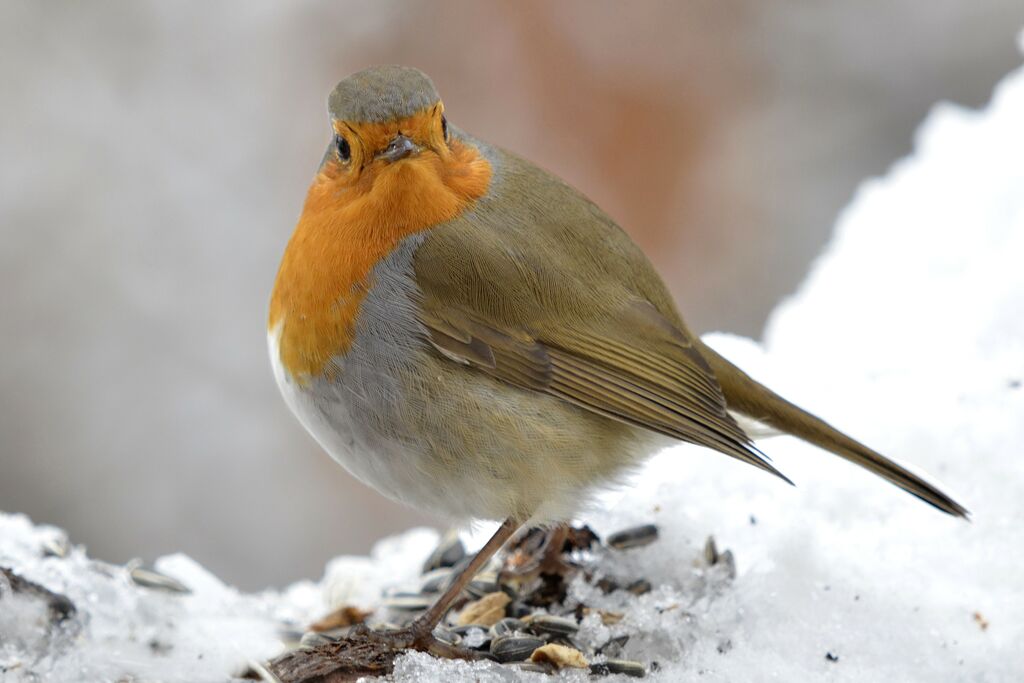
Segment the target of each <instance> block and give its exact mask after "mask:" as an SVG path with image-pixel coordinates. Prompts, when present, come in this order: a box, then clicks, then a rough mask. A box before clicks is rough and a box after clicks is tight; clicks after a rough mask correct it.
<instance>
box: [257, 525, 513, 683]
mask: <svg viewBox="0 0 1024 683" xmlns="http://www.w3.org/2000/svg"><path fill="white" fill-rule="evenodd" d="M518 528H519V523H518V522H514V521H513V520H511V519H506V520H505V521H504V522H503V523H502V525H501V526H500V527H498V530H497V531H496V532H494V535H493V536H491V540H489V541H487V543H486V544H485V545H484V547H483V548H481V549H480V552H478V553H477V554H476V556H475V557H473V559H472V560H470V562H469V564H468V565H467V566H466V568H465V569H463V570H462V572H461V573H460V574H459V575H458V576H456V577H455V580H454V581H453V582H452V584H451V585H450V586H449V587H448V589H447V590H445V592H444V594H443V595H442V596H441V597H440V598H438V599H437V601H436V602H435V603H434V604H433V605H431V606H430V609H428V610H427V611H426V612H424V613H423V615H421V616H420V617H419V618H418V619H416V621H414V622H412V624H410V625H409V626H408V628H404V629H401V630H399V631H370V630H369V629H368V628H366V626H365V625H362V624H361V625H359V626H356V627H354V628H353V629H352V631H350V632H349V634H348V635H347V636H345V637H344V638H342V639H340V640H338V641H337V642H333V643H325V644H323V645H319V646H317V647H315V648H312V649H299V650H294V651H292V652H288V653H286V654H284V655H281V656H280V657H278V658H277V659H275V660H274V661H273V662H271V663H270V669H271V670H272V671H273V672H274V674H275V675H276V676H277V677H278V678H280V679H281V680H282V681H286V682H287V683H312V682H313V681H317V682H318V683H327V682H328V681H343V680H344V681H349V680H355V678H356V677H358V676H382V675H387V674H389V673H391V671H392V670H393V667H394V660H395V657H397V656H398V655H400V654H401V653H402V652H404V651H406V650H408V649H410V648H411V649H415V650H420V651H422V652H429V653H430V654H432V655H434V656H436V657H448V658H452V659H478V658H480V657H483V656H484V655H482V654H481V653H479V652H475V651H473V650H469V649H465V648H459V647H456V646H453V645H450V644H448V643H445V642H442V641H440V640H438V639H437V638H435V637H434V627H436V626H437V625H438V623H440V621H441V619H443V618H444V615H445V614H446V613H447V612H448V609H449V608H450V607H451V606H452V603H453V602H454V601H455V599H456V598H458V597H459V593H461V592H462V589H463V588H465V587H466V584H467V583H469V582H470V581H471V580H472V579H473V577H474V576H475V575H476V573H477V572H478V571H480V568H481V567H482V566H484V564H486V563H487V561H488V560H489V559H491V557H493V556H494V553H496V552H498V550H499V549H500V548H501V546H503V545H505V541H507V540H508V539H509V538H511V537H512V535H513V534H514V533H515V532H516V530H517V529H518Z"/></svg>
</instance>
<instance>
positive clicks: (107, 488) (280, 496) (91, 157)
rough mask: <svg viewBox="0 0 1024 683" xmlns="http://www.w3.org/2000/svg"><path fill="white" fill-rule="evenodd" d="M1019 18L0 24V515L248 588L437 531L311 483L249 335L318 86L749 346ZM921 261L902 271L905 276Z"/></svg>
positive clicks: (970, 6) (329, 471) (594, 4)
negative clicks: (493, 158)
mask: <svg viewBox="0 0 1024 683" xmlns="http://www.w3.org/2000/svg"><path fill="white" fill-rule="evenodd" d="M1021 26H1024V3H1021V2H1020V0H976V1H975V2H971V3H963V2H961V1H960V0H933V1H932V2H929V3H926V4H923V3H920V2H917V1H916V0H886V1H882V0H872V1H870V2H858V3H852V2H851V3H807V2H799V1H797V0H774V1H772V2H764V1H763V0H733V1H731V2H695V3H666V2H632V3H623V2H612V1H607V0H606V1H595V0H573V1H562V2H557V3H550V2H543V1H541V0H532V1H516V2H512V1H510V2H496V3H479V2H471V1H469V0H466V1H462V2H454V1H450V2H440V3H438V2H426V1H415V2H394V1H382V0H377V1H375V2H334V1H331V2H328V1H324V2H312V1H303V2H289V3H280V2H271V1H270V0H236V1H234V2H219V3H168V2H161V1H159V0H146V1H142V0H138V1H135V2H96V3H79V2H47V3H41V2H36V1H34V0H6V1H5V2H4V3H3V4H2V5H0V56H2V59H0V93H2V106H0V320H2V323H0V351H2V354H3V355H2V356H0V509H3V510H6V511H18V512H25V513H28V514H29V515H31V516H32V517H33V519H34V520H35V521H36V522H49V523H53V524H57V525H60V526H62V527H65V528H66V529H68V530H69V532H70V533H71V536H72V539H73V540H74V541H76V542H80V543H85V544H86V545H87V546H88V547H89V550H90V552H91V553H92V554H93V555H94V556H96V557H99V558H102V559H106V560H110V561H116V562H123V561H125V560H127V559H129V558H131V557H142V558H144V559H147V560H151V559H153V558H154V557H155V556H157V555H159V554H162V553H167V552H172V551H177V550H181V551H184V552H187V553H189V554H190V555H192V556H193V557H195V558H196V559H198V560H199V561H200V562H201V563H203V564H204V565H206V566H207V567H208V568H210V569H211V570H213V571H214V572H216V573H217V574H219V575H220V576H222V577H223V578H225V579H227V580H229V581H232V582H234V583H237V584H238V585H240V586H242V587H245V588H250V589H251V588H258V587H261V586H265V585H269V584H276V585H280V584H283V583H285V582H287V581H291V580H294V579H297V578H301V577H318V576H319V575H320V573H321V571H322V567H323V563H324V561H325V560H326V559H328V558H329V557H332V556H334V555H336V554H339V553H343V552H351V553H363V552H365V551H366V550H367V549H368V548H369V547H370V545H371V544H372V542H373V541H374V539H377V538H378V537H380V536H381V535H383V534H387V533H389V532H393V531H396V530H399V529H402V528H405V527H407V526H409V525H414V524H421V523H427V524H440V522H439V521H438V520H433V519H431V518H429V517H427V516H425V515H422V514H420V513H418V512H416V511H413V510H410V509H405V508H403V507H401V506H400V505H398V504H395V503H391V502H389V501H386V500H384V499H383V498H381V497H380V496H379V495H377V494H376V493H374V492H373V491H371V490H369V489H367V488H366V487H364V486H362V485H361V484H359V483H358V482H356V481H355V480H354V479H352V478H351V477H350V476H349V475H348V474H347V473H346V472H345V471H344V470H342V469H341V468H340V467H338V466H337V465H335V464H334V463H333V462H332V461H331V460H330V459H329V458H328V457H327V456H326V455H324V454H323V453H322V452H321V451H320V450H319V448H318V447H317V445H316V444H315V443H314V442H313V441H312V440H311V439H310V438H309V437H308V436H307V435H306V434H305V432H304V431H303V430H302V428H301V427H300V426H299V424H298V423H297V422H296V421H295V420H294V419H293V418H292V416H291V415H290V414H289V413H288V411H287V408H286V407H285V405H284V403H283V402H282V401H281V399H280V397H279V396H278V392H277V389H276V387H275V386H274V382H273V378H272V376H271V372H270V368H269V365H268V362H267V352H266V348H265V342H266V332H265V319H266V304H267V300H268V297H269V293H270V288H271V284H272V282H273V277H274V274H275V270H276V268H277V263H278V260H279V258H280V255H281V252H282V250H283V248H284V245H285V242H286V241H287V239H288V236H289V235H290V233H291V230H292V227H293V225H294V222H295V220H296V218H297V216H298V213H299V210H300V208H301V204H302V200H303V197H304V195H305V191H306V186H307V184H308V182H309V180H310V179H311V178H312V174H313V172H314V170H315V167H316V165H317V163H318V162H319V160H320V157H321V155H322V154H323V150H324V146H325V144H326V143H327V141H328V139H329V130H328V128H327V119H326V113H325V101H326V97H327V93H328V92H329V91H330V89H331V88H332V87H333V86H334V84H335V82H336V81H338V80H339V79H340V78H342V77H344V76H345V75H347V74H349V73H351V72H353V71H356V70H358V69H361V68H363V67H365V66H368V65H371V64H376V63H403V64H409V65H414V66H418V67H420V68H421V69H424V70H425V71H427V72H428V73H429V74H430V75H431V76H432V77H433V79H434V81H435V83H436V84H437V86H438V88H439V90H440V91H441V93H442V96H443V97H444V99H445V104H446V108H447V111H448V114H449V117H450V119H451V120H452V121H454V122H456V123H457V124H458V125H460V126H461V127H462V128H464V129H466V130H468V131H471V132H473V133H474V134H476V135H479V136H481V137H483V138H485V139H487V140H489V141H491V142H494V143H497V144H499V145H502V146H505V147H508V148H510V149H512V150H514V151H516V152H518V153H520V154H522V155H524V156H526V157H528V158H530V159H533V160H534V161H536V162H537V163H539V164H541V165H542V166H544V167H546V168H548V169H549V170H552V171H554V172H555V173H557V174H559V175H561V176H562V177H564V178H565V179H567V180H568V181H569V182H570V183H572V184H573V185H575V186H576V187H578V188H580V189H581V190H583V191H584V192H585V193H586V194H588V195H589V196H590V197H591V198H593V199H594V200H596V201H597V203H598V204H600V205H601V206H603V207H604V208H605V210H607V211H608V212H609V213H610V214H611V215H612V216H613V217H614V218H616V219H617V220H618V221H619V222H620V223H621V224H622V225H623V226H624V227H625V228H626V229H627V231H629V232H630V233H631V234H632V235H633V236H634V237H635V239H636V240H637V241H638V242H639V243H640V244H641V245H642V247H643V248H644V249H645V250H646V251H647V252H648V253H649V254H650V255H651V257H652V260H653V261H654V263H655V265H656V266H657V267H658V269H659V270H660V272H661V273H662V274H663V275H664V277H665V278H666V280H667V281H668V282H669V284H670V285H671V287H672V289H673V291H674V292H675V294H676V296H677V298H678V301H679V305H680V308H681V309H682V311H683V312H684V314H685V315H686V316H687V318H688V320H689V322H690V324H691V327H693V328H694V329H695V330H697V331H700V332H704V331H710V330H727V331H732V332H737V333H741V334H745V335H749V336H752V337H755V338H756V337H758V336H759V334H760V331H761V328H762V325H763V323H764V321H765V318H766V316H767V314H768V313H769V311H770V310H771V308H772V307H773V305H774V304H775V303H776V302H777V301H778V300H779V299H780V298H782V297H784V296H785V295H786V294H787V293H788V292H790V291H792V290H793V289H794V288H795V287H796V286H797V285H798V283H799V282H800V280H801V278H802V277H803V275H804V273H805V272H806V271H807V268H808V265H809V263H810V262H811V260H812V259H813V258H814V256H815V254H817V253H818V252H819V250H820V249H821V248H822V246H823V245H824V244H825V242H826V241H827V239H828V237H829V233H830V230H831V226H832V223H833V221H834V218H835V216H836V214H837V212H838V211H839V210H840V209H841V208H842V207H843V206H844V204H845V203H846V202H847V201H848V200H849V198H850V197H851V194H852V193H853V192H854V190H855V188H856V186H857V184H858V182H859V181H860V180H861V179H862V178H864V177H866V176H870V175H873V174H878V173H881V172H883V171H884V170H885V169H886V167H887V166H888V165H889V164H891V163H892V162H893V161H894V160H896V159H898V158H899V157H901V156H903V155H905V154H906V153H908V152H909V151H910V149H911V147H912V144H913V131H914V128H915V126H916V125H917V123H918V122H919V121H920V120H921V119H922V118H923V117H924V116H925V114H926V113H927V111H928V109H929V108H930V106H931V105H932V104H933V103H934V102H936V101H938V100H953V101H956V102H960V103H963V104H966V105H970V106H978V105H980V104H982V103H984V102H985V100H986V99H987V98H988V95H989V93H990V91H991V89H992V86H993V85H994V84H995V82H996V81H997V80H998V79H999V78H1000V77H1001V76H1002V75H1003V74H1004V73H1006V72H1007V71H1009V70H1010V69H1012V68H1014V67H1015V66H1016V65H1017V64H1019V62H1020V56H1019V54H1018V52H1017V50H1016V47H1015V41H1014V38H1015V35H1016V33H1017V32H1018V30H1019V29H1020V27H1021ZM908 257H910V255H908Z"/></svg>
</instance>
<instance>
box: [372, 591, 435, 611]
mask: <svg viewBox="0 0 1024 683" xmlns="http://www.w3.org/2000/svg"><path fill="white" fill-rule="evenodd" d="M433 603H434V598H433V596H430V595H423V594H422V593H394V594H392V595H389V596H388V597H386V598H384V600H383V604H384V606H385V607H388V608H390V609H393V610H399V611H402V612H417V611H420V610H425V609H427V608H428V607H430V606H431V605H432V604H433Z"/></svg>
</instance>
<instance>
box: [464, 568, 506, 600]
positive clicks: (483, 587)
mask: <svg viewBox="0 0 1024 683" xmlns="http://www.w3.org/2000/svg"><path fill="white" fill-rule="evenodd" d="M497 591H498V573H497V572H492V571H482V572H480V573H479V574H477V575H476V576H474V577H473V580H472V581H470V582H469V585H467V586H466V592H467V593H469V594H470V595H472V596H473V597H474V598H482V597H483V596H485V595H487V594H489V593H496V592H497Z"/></svg>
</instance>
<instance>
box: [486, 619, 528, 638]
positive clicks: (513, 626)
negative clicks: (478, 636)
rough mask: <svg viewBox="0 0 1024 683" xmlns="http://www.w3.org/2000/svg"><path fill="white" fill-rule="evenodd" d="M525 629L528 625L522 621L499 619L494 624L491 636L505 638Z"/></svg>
mask: <svg viewBox="0 0 1024 683" xmlns="http://www.w3.org/2000/svg"><path fill="white" fill-rule="evenodd" d="M525 629H526V624H524V623H523V622H522V621H521V620H519V619H515V618H514V617H505V618H504V619H499V620H498V621H496V622H494V625H493V626H491V635H492V636H494V637H498V636H505V635H508V634H510V633H515V632H517V631H523V630H525Z"/></svg>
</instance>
